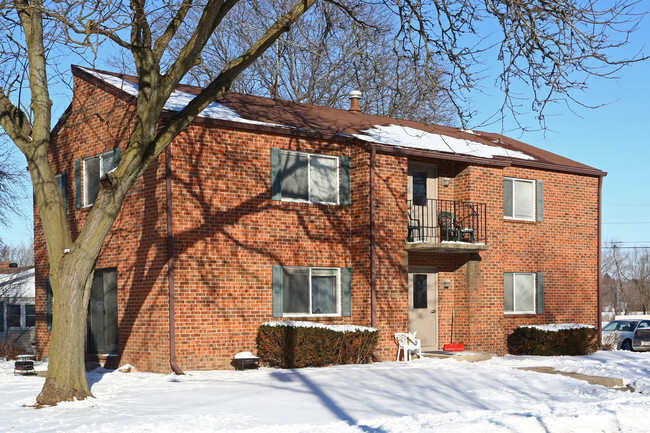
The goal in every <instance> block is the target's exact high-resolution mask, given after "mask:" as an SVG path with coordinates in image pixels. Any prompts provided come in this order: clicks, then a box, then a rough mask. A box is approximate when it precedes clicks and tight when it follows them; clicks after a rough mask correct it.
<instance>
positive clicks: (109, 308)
mask: <svg viewBox="0 0 650 433" xmlns="http://www.w3.org/2000/svg"><path fill="white" fill-rule="evenodd" d="M117 351H118V345H117V269H95V276H94V277H93V284H92V287H91V289H90V302H89V304H88V331H87V333H86V353H89V354H111V353H117Z"/></svg>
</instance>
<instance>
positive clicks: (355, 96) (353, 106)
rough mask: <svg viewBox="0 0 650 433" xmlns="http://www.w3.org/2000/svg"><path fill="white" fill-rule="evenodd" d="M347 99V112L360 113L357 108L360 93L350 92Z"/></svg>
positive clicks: (356, 91) (357, 91) (358, 91)
mask: <svg viewBox="0 0 650 433" xmlns="http://www.w3.org/2000/svg"><path fill="white" fill-rule="evenodd" d="M348 97H349V98H350V109H349V110H348V111H350V112H351V113H360V112H361V109H360V108H359V99H361V91H360V90H351V91H350V93H349V94H348Z"/></svg>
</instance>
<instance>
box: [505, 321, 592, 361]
mask: <svg viewBox="0 0 650 433" xmlns="http://www.w3.org/2000/svg"><path fill="white" fill-rule="evenodd" d="M596 350H598V329H596V328H595V327H593V326H590V325H578V324H573V323H571V324H552V325H533V326H520V327H519V328H517V329H515V330H514V332H513V333H512V334H510V335H509V336H508V352H510V353H511V354H513V355H546V356H557V355H586V354H589V353H593V352H595V351H596Z"/></svg>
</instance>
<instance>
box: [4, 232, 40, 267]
mask: <svg viewBox="0 0 650 433" xmlns="http://www.w3.org/2000/svg"><path fill="white" fill-rule="evenodd" d="M0 262H9V263H16V264H17V265H18V266H19V267H24V266H33V265H34V239H30V240H28V241H27V242H25V243H23V244H17V245H0Z"/></svg>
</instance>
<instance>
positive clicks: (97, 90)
mask: <svg viewBox="0 0 650 433" xmlns="http://www.w3.org/2000/svg"><path fill="white" fill-rule="evenodd" d="M73 75H74V99H73V102H72V104H71V106H70V107H69V109H68V111H67V113H66V115H65V116H63V118H62V119H61V120H60V122H59V124H58V125H57V126H56V127H55V128H54V130H53V141H52V144H51V146H50V159H51V165H52V167H53V168H54V170H55V173H57V179H58V181H59V184H60V186H61V191H62V193H63V195H64V197H65V199H66V202H67V211H68V220H69V224H70V227H71V231H72V234H73V238H74V237H75V236H76V234H77V233H78V232H79V230H80V229H81V227H82V225H83V223H84V220H85V218H86V215H87V213H88V211H89V209H91V207H92V205H93V202H94V200H95V197H96V195H97V191H98V188H99V186H98V185H99V179H100V177H101V176H102V175H103V174H105V173H107V172H108V171H110V170H111V169H112V168H113V167H114V166H115V165H116V164H117V163H118V161H119V159H120V155H121V152H123V151H124V149H125V146H126V142H127V138H128V135H129V131H130V129H131V125H132V124H133V121H134V119H133V106H134V101H135V98H136V97H137V92H138V82H137V80H136V79H135V78H134V77H132V76H127V75H120V74H114V73H110V72H103V71H97V70H91V69H83V68H78V67H73ZM199 91H200V89H199V88H196V87H191V86H179V88H178V89H177V92H175V93H174V94H173V95H172V97H171V98H170V101H169V103H168V105H167V110H168V112H167V113H166V114H165V116H167V115H171V114H172V113H173V112H175V111H178V110H179V109H181V108H182V107H183V106H184V103H185V102H186V101H188V100H189V99H188V98H190V97H191V96H192V95H193V94H197V93H198V92H199ZM353 102H354V99H353ZM357 106H358V105H357V104H353V106H352V108H351V110H350V111H345V110H337V109H331V108H324V107H316V106H312V105H306V104H298V103H291V102H286V101H276V100H271V99H267V98H260V97H254V96H247V95H241V94H233V93H228V94H226V95H225V96H224V97H223V98H220V99H219V100H218V101H216V102H214V103H212V104H211V105H210V106H209V107H208V108H207V109H206V110H205V111H204V112H203V113H202V114H201V116H199V117H198V118H197V119H196V120H195V121H194V122H192V123H191V125H190V126H189V127H188V128H187V130H186V131H185V132H183V133H182V134H180V135H179V136H178V137H177V138H176V139H175V140H174V141H173V143H172V144H171V146H170V147H169V149H168V152H167V153H165V154H163V155H161V157H160V158H159V160H158V161H157V162H156V163H155V164H154V165H153V166H152V167H151V168H150V169H149V170H148V171H147V172H146V173H145V174H144V175H143V176H142V178H141V179H140V180H139V181H138V182H137V183H136V185H135V186H134V188H133V190H132V191H131V192H130V194H129V196H128V197H127V198H126V200H125V202H124V203H123V205H122V209H121V213H120V216H119V217H118V219H117V221H116V222H115V224H114V226H113V228H112V229H111V231H110V233H109V235H108V237H107V238H106V242H105V245H104V247H103V249H102V252H101V254H100V256H99V258H98V260H97V262H96V269H95V279H94V282H93V285H92V293H91V299H90V305H89V317H88V332H87V335H88V340H87V352H88V356H89V357H95V358H96V357H99V358H104V359H106V360H112V361H113V362H115V363H120V364H123V363H130V364H132V365H134V366H136V367H137V368H138V369H141V370H149V371H161V372H162V371H169V365H170V359H172V357H175V359H176V362H177V363H178V365H179V366H180V367H182V368H183V369H188V370H193V369H213V368H227V367H229V363H230V361H231V359H232V356H233V355H234V354H235V353H237V352H241V351H252V352H254V351H255V337H256V332H257V328H258V327H259V325H260V324H261V323H264V322H267V321H273V320H312V321H318V322H322V323H328V324H359V325H371V326H375V327H377V328H378V329H379V330H380V341H379V346H378V351H377V355H378V356H379V357H380V358H381V359H393V358H394V356H395V354H396V352H397V345H396V343H395V340H394V333H395V332H403V331H406V330H411V331H417V333H418V337H419V338H421V340H422V345H423V346H424V350H425V351H426V350H440V349H442V347H443V346H444V344H445V343H449V342H451V341H452V340H453V341H455V342H462V343H464V344H465V347H466V349H468V350H472V351H486V352H496V353H504V352H505V351H506V337H507V336H508V334H509V333H510V332H512V330H513V329H514V328H515V327H517V326H521V325H529V324H530V325H532V324H546V323H563V322H570V323H585V324H590V325H598V324H599V313H598V297H599V260H600V247H599V245H600V228H599V219H600V194H601V182H602V178H603V176H604V175H605V173H603V172H602V171H600V170H598V169H595V168H592V167H589V166H586V165H584V164H581V163H578V162H575V161H572V160H569V159H567V158H564V157H561V156H559V155H555V154H553V153H550V152H547V151H544V150H542V149H539V148H536V147H533V146H530V145H527V144H525V143H522V142H519V141H517V140H513V139H511V138H508V137H505V136H502V135H499V134H492V133H485V132H479V131H470V130H460V129H456V128H449V127H443V126H436V125H427V124H422V123H418V122H411V121H405V120H399V119H392V118H386V117H380V116H372V115H368V114H365V113H361V112H359V111H358V109H357ZM165 116H163V118H162V119H161V125H162V124H164V122H165ZM34 221H35V254H36V285H37V296H36V300H37V318H38V320H37V350H38V354H39V356H47V354H48V344H49V336H50V334H49V330H48V320H47V319H46V318H47V317H49V315H48V313H49V311H48V309H47V305H49V304H48V299H49V296H48V291H47V290H46V287H47V284H46V276H47V274H48V272H49V265H48V258H47V254H46V248H45V242H44V236H43V231H42V226H41V224H40V219H39V217H38V209H36V210H35V219H34ZM170 247H171V248H170ZM172 301H173V303H172ZM172 306H173V307H174V308H175V313H174V314H170V311H172ZM56 320H57V319H56V317H55V318H54V321H56ZM174 329H175V331H172V330H174Z"/></svg>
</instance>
